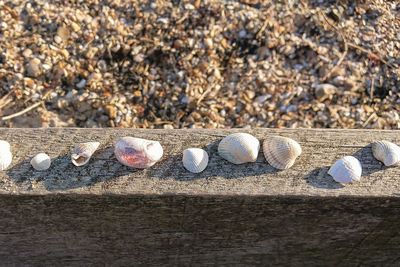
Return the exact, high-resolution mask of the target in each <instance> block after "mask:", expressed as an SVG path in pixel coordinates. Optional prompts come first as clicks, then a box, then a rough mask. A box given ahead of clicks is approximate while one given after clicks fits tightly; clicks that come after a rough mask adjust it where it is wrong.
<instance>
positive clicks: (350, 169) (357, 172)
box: [328, 156, 362, 183]
mask: <svg viewBox="0 0 400 267" xmlns="http://www.w3.org/2000/svg"><path fill="white" fill-rule="evenodd" d="M361 173H362V168H361V163H360V161H358V159H356V158H355V157H352V156H346V157H344V158H341V159H339V160H338V161H336V162H335V164H333V165H332V167H331V168H330V169H329V171H328V174H329V175H331V176H332V177H333V179H334V180H335V181H336V182H338V183H350V182H353V181H360V178H361Z"/></svg>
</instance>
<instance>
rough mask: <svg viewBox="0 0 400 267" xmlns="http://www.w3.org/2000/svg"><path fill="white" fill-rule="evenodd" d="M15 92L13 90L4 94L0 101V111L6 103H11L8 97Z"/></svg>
mask: <svg viewBox="0 0 400 267" xmlns="http://www.w3.org/2000/svg"><path fill="white" fill-rule="evenodd" d="M14 91H15V88H14V89H12V90H10V91H9V92H8V93H7V94H5V95H4V96H3V97H2V98H1V99H0V110H1V109H2V108H3V107H5V106H7V105H8V103H10V102H11V101H12V99H11V98H9V97H10V95H11V94H12V93H13V92H14Z"/></svg>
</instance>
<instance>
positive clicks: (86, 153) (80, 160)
mask: <svg viewBox="0 0 400 267" xmlns="http://www.w3.org/2000/svg"><path fill="white" fill-rule="evenodd" d="M99 145H100V143H99V142H88V143H82V144H78V145H77V146H76V147H75V148H74V150H73V151H72V155H71V160H72V163H73V164H74V165H75V166H83V165H85V164H86V163H88V162H89V160H90V158H91V157H92V155H93V153H94V152H95V151H96V149H97V148H98V147H99Z"/></svg>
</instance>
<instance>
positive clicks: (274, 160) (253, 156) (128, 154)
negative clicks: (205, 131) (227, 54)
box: [0, 133, 400, 183]
mask: <svg viewBox="0 0 400 267" xmlns="http://www.w3.org/2000/svg"><path fill="white" fill-rule="evenodd" d="M99 145H100V143H99V142H88V143H82V144H78V145H77V146H76V147H75V148H74V150H73V151H72V154H71V161H72V163H73V164H74V165H75V166H83V165H85V164H86V163H88V162H89V160H90V158H91V156H92V155H93V153H94V152H95V151H96V150H97V148H98V147H99ZM259 150H260V142H259V140H258V139H257V138H255V137H254V136H252V135H250V134H248V133H234V134H231V135H229V136H227V137H225V138H223V139H222V140H221V142H220V143H219V145H218V154H219V155H220V156H221V157H222V158H224V159H226V160H227V161H229V162H231V163H233V164H242V163H248V162H255V161H256V160H257V157H258V154H259ZM262 150H263V153H264V157H265V159H266V161H267V162H268V163H269V164H270V165H271V166H273V167H274V168H277V169H280V170H284V169H288V168H290V167H291V166H293V164H294V163H295V160H296V158H297V157H298V156H300V154H301V152H302V149H301V146H300V145H299V144H298V143H297V142H296V141H295V140H293V139H290V138H287V137H281V136H270V137H268V138H266V139H265V140H264V143H263V147H262ZM0 151H1V152H0V170H4V169H6V168H7V167H8V166H9V165H10V164H11V161H12V153H11V151H10V144H9V143H8V142H6V141H3V140H0ZM372 152H373V155H374V157H375V158H376V159H378V160H379V161H382V162H383V163H384V164H385V165H386V166H394V165H400V147H399V146H397V145H396V144H394V143H391V142H388V141H378V142H374V143H373V144H372ZM114 154H115V156H116V158H117V160H118V161H119V162H120V163H121V164H123V165H126V166H128V167H132V168H148V167H151V166H153V165H154V164H155V163H156V162H158V161H159V160H160V159H161V158H162V156H163V148H162V146H161V144H160V143H159V142H157V141H152V140H146V139H141V138H135V137H129V136H127V137H123V138H121V139H119V140H118V141H117V143H116V144H115V148H114ZM208 159H209V156H208V154H207V152H206V151H205V150H203V149H201V148H188V149H185V150H184V151H183V158H182V162H183V166H184V167H185V168H186V169H187V170H188V171H190V172H193V173H200V172H202V171H204V170H205V169H206V167H207V165H208ZM31 165H32V167H33V168H34V169H35V170H38V171H43V170H47V169H48V168H50V165H51V160H50V157H49V156H48V155H47V154H45V153H39V154H37V155H36V156H34V157H33V158H32V160H31ZM328 174H329V175H331V176H332V177H333V179H334V180H335V181H336V182H340V183H349V182H353V181H359V180H360V178H361V174H362V167H361V163H360V161H359V160H358V159H357V158H355V157H353V156H346V157H344V158H341V159H340V160H338V161H337V162H336V163H335V164H333V165H332V167H331V168H330V169H329V171H328Z"/></svg>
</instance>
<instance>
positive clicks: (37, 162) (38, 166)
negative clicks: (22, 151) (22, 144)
mask: <svg viewBox="0 0 400 267" xmlns="http://www.w3.org/2000/svg"><path fill="white" fill-rule="evenodd" d="M50 164H51V160H50V157H49V156H48V155H47V154H46V153H39V154H37V155H36V156H34V157H33V158H32V159H31V165H32V167H33V168H34V169H35V170H37V171H44V170H47V169H48V168H50Z"/></svg>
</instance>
